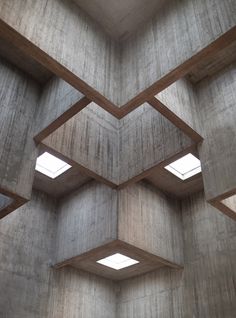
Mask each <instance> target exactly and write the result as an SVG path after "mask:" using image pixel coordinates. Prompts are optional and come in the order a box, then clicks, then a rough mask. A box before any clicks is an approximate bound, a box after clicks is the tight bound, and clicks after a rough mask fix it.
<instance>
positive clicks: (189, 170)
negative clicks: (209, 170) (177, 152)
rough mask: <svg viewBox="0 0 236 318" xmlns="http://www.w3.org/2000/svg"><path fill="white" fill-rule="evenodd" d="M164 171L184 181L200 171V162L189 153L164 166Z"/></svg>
mask: <svg viewBox="0 0 236 318" xmlns="http://www.w3.org/2000/svg"><path fill="white" fill-rule="evenodd" d="M165 169H166V170H168V171H170V172H171V173H173V174H174V175H175V176H177V177H178V178H180V179H181V180H186V179H188V178H190V177H192V176H194V175H195V174H197V173H200V172H201V171H202V170H201V162H200V160H199V159H198V158H196V157H195V156H194V155H192V154H191V153H189V154H187V155H186V156H184V157H182V158H180V159H178V160H176V161H174V162H172V163H171V164H169V165H168V166H166V167H165Z"/></svg>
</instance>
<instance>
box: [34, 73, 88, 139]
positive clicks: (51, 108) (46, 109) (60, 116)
mask: <svg viewBox="0 0 236 318" xmlns="http://www.w3.org/2000/svg"><path fill="white" fill-rule="evenodd" d="M89 103H90V100H89V99H88V98H86V97H85V96H84V95H83V94H81V93H80V92H79V91H77V90H76V89H74V88H73V87H72V86H71V85H69V84H68V83H66V82H65V81H63V80H62V79H60V78H58V77H53V78H52V79H51V80H50V81H49V82H48V83H47V84H46V85H45V87H44V88H43V91H42V93H41V96H40V101H39V106H38V111H37V114H36V118H35V134H36V135H35V137H34V139H35V140H36V141H37V142H40V141H41V140H43V139H44V138H46V137H47V136H48V135H50V134H51V133H52V132H53V131H54V130H56V129H57V128H58V127H60V126H61V125H63V124H64V123H65V122H66V121H67V120H69V119H70V118H71V117H73V116H74V115H75V114H77V113H78V112H79V111H80V110H82V109H83V108H84V107H86V106H87V105H88V104H89Z"/></svg>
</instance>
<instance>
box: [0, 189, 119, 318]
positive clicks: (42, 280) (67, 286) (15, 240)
mask: <svg viewBox="0 0 236 318" xmlns="http://www.w3.org/2000/svg"><path fill="white" fill-rule="evenodd" d="M56 217H57V216H56V213H55V201H53V200H52V199H50V198H49V197H47V196H46V195H44V194H42V193H40V192H36V191H34V192H33V196H32V200H31V201H30V202H29V203H27V204H26V205H24V206H23V207H22V208H20V209H18V210H17V211H15V212H14V213H12V214H10V215H8V216H7V217H5V218H4V219H3V220H1V221H0V260H1V261H0V286H1V288H0V317H1V318H22V317H24V318H42V317H43V318H54V317H55V318H73V317H88V318H90V317H95V316H96V317H99V318H104V317H105V318H114V317H115V288H114V285H113V283H112V282H109V281H107V280H104V279H102V278H99V277H96V276H93V275H90V274H87V273H82V272H79V271H76V270H73V269H67V268H66V269H65V270H62V271H58V272H56V271H55V270H53V269H52V268H51V267H50V266H51V264H52V258H53V255H54V251H55V248H54V241H55V240H54V239H55V226H56Z"/></svg>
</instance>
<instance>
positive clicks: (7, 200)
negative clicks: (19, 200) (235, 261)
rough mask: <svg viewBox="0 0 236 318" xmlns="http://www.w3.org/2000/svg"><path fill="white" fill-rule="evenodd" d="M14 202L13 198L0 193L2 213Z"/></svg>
mask: <svg viewBox="0 0 236 318" xmlns="http://www.w3.org/2000/svg"><path fill="white" fill-rule="evenodd" d="M12 202H13V199H12V198H10V197H8V196H6V195H4V194H2V193H0V211H1V210H3V209H4V208H6V207H7V206H9V205H10V204H11V203H12Z"/></svg>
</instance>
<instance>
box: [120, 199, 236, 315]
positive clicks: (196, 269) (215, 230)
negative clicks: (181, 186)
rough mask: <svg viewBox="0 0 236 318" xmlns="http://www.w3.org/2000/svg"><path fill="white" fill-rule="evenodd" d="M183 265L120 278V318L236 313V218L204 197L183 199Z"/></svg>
mask: <svg viewBox="0 0 236 318" xmlns="http://www.w3.org/2000/svg"><path fill="white" fill-rule="evenodd" d="M182 216H183V226H184V259H185V261H184V270H183V271H175V270H169V269H165V268H163V269H161V270H158V271H156V272H153V273H149V274H146V275H143V276H140V277H137V278H133V279H130V280H127V281H124V282H121V283H120V292H119V296H118V307H117V317H119V318H137V317H146V318H156V317H158V318H183V317H184V318H185V317H186V318H189V317H191V318H192V317H194V318H209V317H211V318H222V317H224V318H233V317H234V316H235V311H236V304H235V285H234V281H235V278H236V253H235V243H236V223H235V222H232V220H230V219H229V218H228V217H226V216H224V215H222V214H220V213H219V212H218V211H217V210H216V209H214V208H213V207H211V206H210V205H209V204H207V203H206V202H205V199H204V195H203V193H198V194H195V195H193V196H191V197H189V198H187V199H185V200H184V201H183V202H182Z"/></svg>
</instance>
